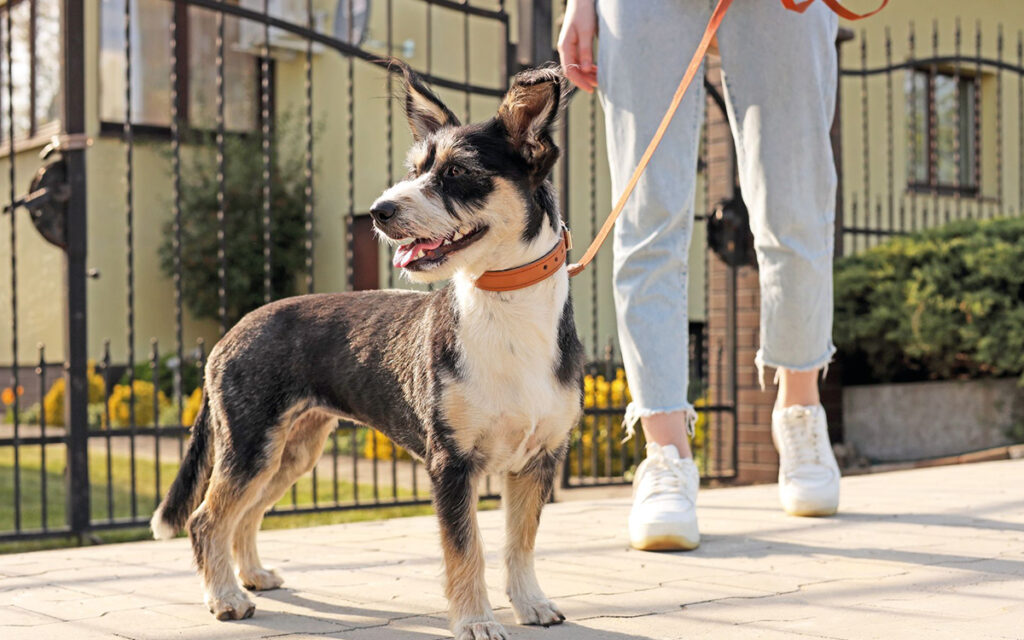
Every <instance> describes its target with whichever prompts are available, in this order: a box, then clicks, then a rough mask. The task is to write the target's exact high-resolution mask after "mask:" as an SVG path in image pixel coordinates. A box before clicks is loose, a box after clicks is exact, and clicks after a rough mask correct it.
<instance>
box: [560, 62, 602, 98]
mask: <svg viewBox="0 0 1024 640" xmlns="http://www.w3.org/2000/svg"><path fill="white" fill-rule="evenodd" d="M565 77H566V78H568V79H569V82H571V83H573V84H574V85H576V86H577V87H578V88H579V89H580V91H586V92H587V93H592V92H593V91H594V87H595V86H596V82H594V81H593V80H592V79H591V78H590V77H589V76H588V75H587V74H585V73H583V72H582V71H580V68H579V66H578V65H573V66H571V67H566V68H565Z"/></svg>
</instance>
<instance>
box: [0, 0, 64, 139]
mask: <svg viewBox="0 0 1024 640" xmlns="http://www.w3.org/2000/svg"><path fill="white" fill-rule="evenodd" d="M8 11H9V12H10V14H11V33H10V34H8V33H7V12H8ZM0 32H2V35H3V37H2V39H0V78H3V81H2V82H0V140H4V141H6V140H7V138H8V137H9V133H10V110H9V107H10V106H11V105H9V104H8V103H7V97H8V89H9V88H13V91H14V99H13V101H12V103H13V106H14V109H13V112H14V137H15V139H24V138H34V137H37V136H46V135H51V134H53V133H57V132H58V131H59V130H60V113H61V104H60V100H61V93H60V85H61V67H60V62H61V50H60V42H61V33H60V0H7V2H6V3H5V4H4V6H2V7H0ZM8 42H9V43H10V46H11V64H10V68H8V60H7V44H8ZM8 76H13V80H14V82H13V83H11V78H9V77H8ZM12 84H13V87H11V85H12Z"/></svg>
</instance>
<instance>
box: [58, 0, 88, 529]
mask: <svg viewBox="0 0 1024 640" xmlns="http://www.w3.org/2000/svg"><path fill="white" fill-rule="evenodd" d="M62 30H63V34H62V35H63V47H64V52H63V53H64V127H65V128H64V132H65V133H66V134H67V136H68V138H67V139H68V140H77V141H78V142H77V143H73V144H69V145H68V146H67V148H66V149H64V150H63V152H62V156H63V158H64V162H65V163H66V167H67V176H68V186H69V187H70V200H69V202H68V209H67V212H68V219H67V233H68V247H67V257H66V263H65V288H66V295H67V314H66V323H67V324H66V327H65V351H66V358H67V359H66V360H65V365H64V367H65V371H64V375H65V380H66V386H65V389H66V396H65V400H66V401H65V403H64V412H65V422H64V424H66V425H67V428H68V439H67V464H68V474H67V482H68V491H67V496H68V505H67V517H68V525H69V527H70V529H71V531H72V532H73V533H75V534H77V535H78V536H79V537H82V536H83V535H84V534H85V532H86V531H87V530H88V528H89V520H90V507H89V456H88V445H89V416H88V404H89V385H88V380H87V376H86V367H87V364H86V358H87V345H86V340H87V334H86V277H87V275H86V266H85V256H86V246H87V245H86V243H87V238H86V205H85V197H86V193H85V187H86V184H85V145H84V143H82V142H81V140H83V138H84V135H85V5H84V0H64V11H63V29H62Z"/></svg>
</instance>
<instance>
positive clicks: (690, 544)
mask: <svg viewBox="0 0 1024 640" xmlns="http://www.w3.org/2000/svg"><path fill="white" fill-rule="evenodd" d="M629 544H630V546H631V547H633V548H634V549H636V550H638V551H693V550H694V549H696V548H697V547H699V546H700V540H698V541H696V542H694V541H693V540H690V539H688V538H684V537H683V536H672V535H663V536H648V537H646V538H640V539H633V540H630V541H629Z"/></svg>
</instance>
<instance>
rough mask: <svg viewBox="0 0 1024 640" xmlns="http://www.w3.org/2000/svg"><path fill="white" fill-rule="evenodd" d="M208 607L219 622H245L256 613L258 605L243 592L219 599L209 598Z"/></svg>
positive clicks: (224, 595)
mask: <svg viewBox="0 0 1024 640" xmlns="http://www.w3.org/2000/svg"><path fill="white" fill-rule="evenodd" d="M206 605H207V606H208V607H210V613H212V614H213V615H214V617H215V618H217V619H218V620H244V619H245V618H251V617H252V614H253V613H254V612H255V611H256V605H254V604H253V603H252V601H251V600H249V598H248V597H246V595H245V594H244V593H242V592H241V591H237V592H235V593H230V592H229V593H225V594H222V595H221V596H219V597H212V596H207V598H206Z"/></svg>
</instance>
